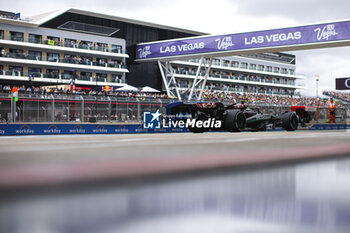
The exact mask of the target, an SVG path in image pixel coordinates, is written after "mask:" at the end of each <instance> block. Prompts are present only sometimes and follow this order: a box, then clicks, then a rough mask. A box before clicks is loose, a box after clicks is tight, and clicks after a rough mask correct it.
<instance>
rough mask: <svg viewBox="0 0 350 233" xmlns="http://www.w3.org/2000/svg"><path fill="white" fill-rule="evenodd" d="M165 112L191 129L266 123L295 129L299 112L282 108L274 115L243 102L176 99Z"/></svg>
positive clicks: (260, 128)
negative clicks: (179, 100)
mask: <svg viewBox="0 0 350 233" xmlns="http://www.w3.org/2000/svg"><path fill="white" fill-rule="evenodd" d="M167 115H168V116H172V117H173V118H174V119H175V120H183V119H184V118H187V123H188V124H187V125H186V126H187V127H188V129H189V130H190V131H191V132H194V133H202V132H206V131H211V130H215V131H229V132H240V131H243V130H247V131H265V130H266V129H267V126H268V125H271V126H272V127H273V128H274V127H283V128H284V129H285V130H287V131H295V130H297V129H298V116H297V115H296V114H295V113H294V112H284V113H281V115H279V116H274V115H271V114H264V113H261V112H260V111H259V109H252V108H249V107H248V105H246V104H231V105H224V104H223V103H194V104H185V103H182V102H177V103H172V104H168V105H167ZM188 119H191V120H188ZM196 121H198V122H199V124H197V123H196ZM203 122H204V123H203ZM206 123H207V124H206ZM205 126H207V127H205Z"/></svg>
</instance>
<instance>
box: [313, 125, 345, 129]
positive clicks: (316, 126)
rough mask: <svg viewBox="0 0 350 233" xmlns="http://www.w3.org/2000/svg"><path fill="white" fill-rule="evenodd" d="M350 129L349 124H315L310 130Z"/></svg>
mask: <svg viewBox="0 0 350 233" xmlns="http://www.w3.org/2000/svg"><path fill="white" fill-rule="evenodd" d="M346 129H350V125H348V124H314V125H312V126H311V127H310V129H309V130H346Z"/></svg>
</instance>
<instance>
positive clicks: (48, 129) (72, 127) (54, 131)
mask: <svg viewBox="0 0 350 233" xmlns="http://www.w3.org/2000/svg"><path fill="white" fill-rule="evenodd" d="M346 129H350V125H349V124H314V125H312V126H311V127H310V128H309V130H346ZM281 130H283V129H282V128H276V129H273V130H272V129H270V130H268V131H281ZM184 132H189V130H188V129H187V128H173V127H172V128H162V127H161V128H149V129H146V128H144V127H143V125H136V124H135V125H111V124H107V125H104V124H0V136H10V135H58V134H133V133H184Z"/></svg>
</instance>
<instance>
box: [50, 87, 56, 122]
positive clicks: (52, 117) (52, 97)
mask: <svg viewBox="0 0 350 233" xmlns="http://www.w3.org/2000/svg"><path fill="white" fill-rule="evenodd" d="M51 99H52V105H51V111H52V112H51V121H52V122H55V97H54V96H53V95H52V94H51Z"/></svg>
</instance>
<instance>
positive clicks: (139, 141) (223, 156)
mask: <svg viewBox="0 0 350 233" xmlns="http://www.w3.org/2000/svg"><path fill="white" fill-rule="evenodd" d="M0 148H1V151H0V188H12V187H22V186H24V187H25V186H36V185H52V184H59V183H69V182H84V181H98V180H103V179H114V178H116V179H120V178H125V177H133V176H143V175H154V174H156V175H157V174H165V173H181V172H189V171H197V170H208V169H217V168H228V167H237V166H242V165H243V166H246V165H260V164H265V163H271V162H274V163H276V162H288V161H295V160H304V159H312V158H321V157H329V156H339V155H350V133H349V132H348V131H346V130H344V131H296V132H286V131H280V132H242V133H204V134H192V133H177V134H130V135H75V136H23V137H1V138H0Z"/></svg>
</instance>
